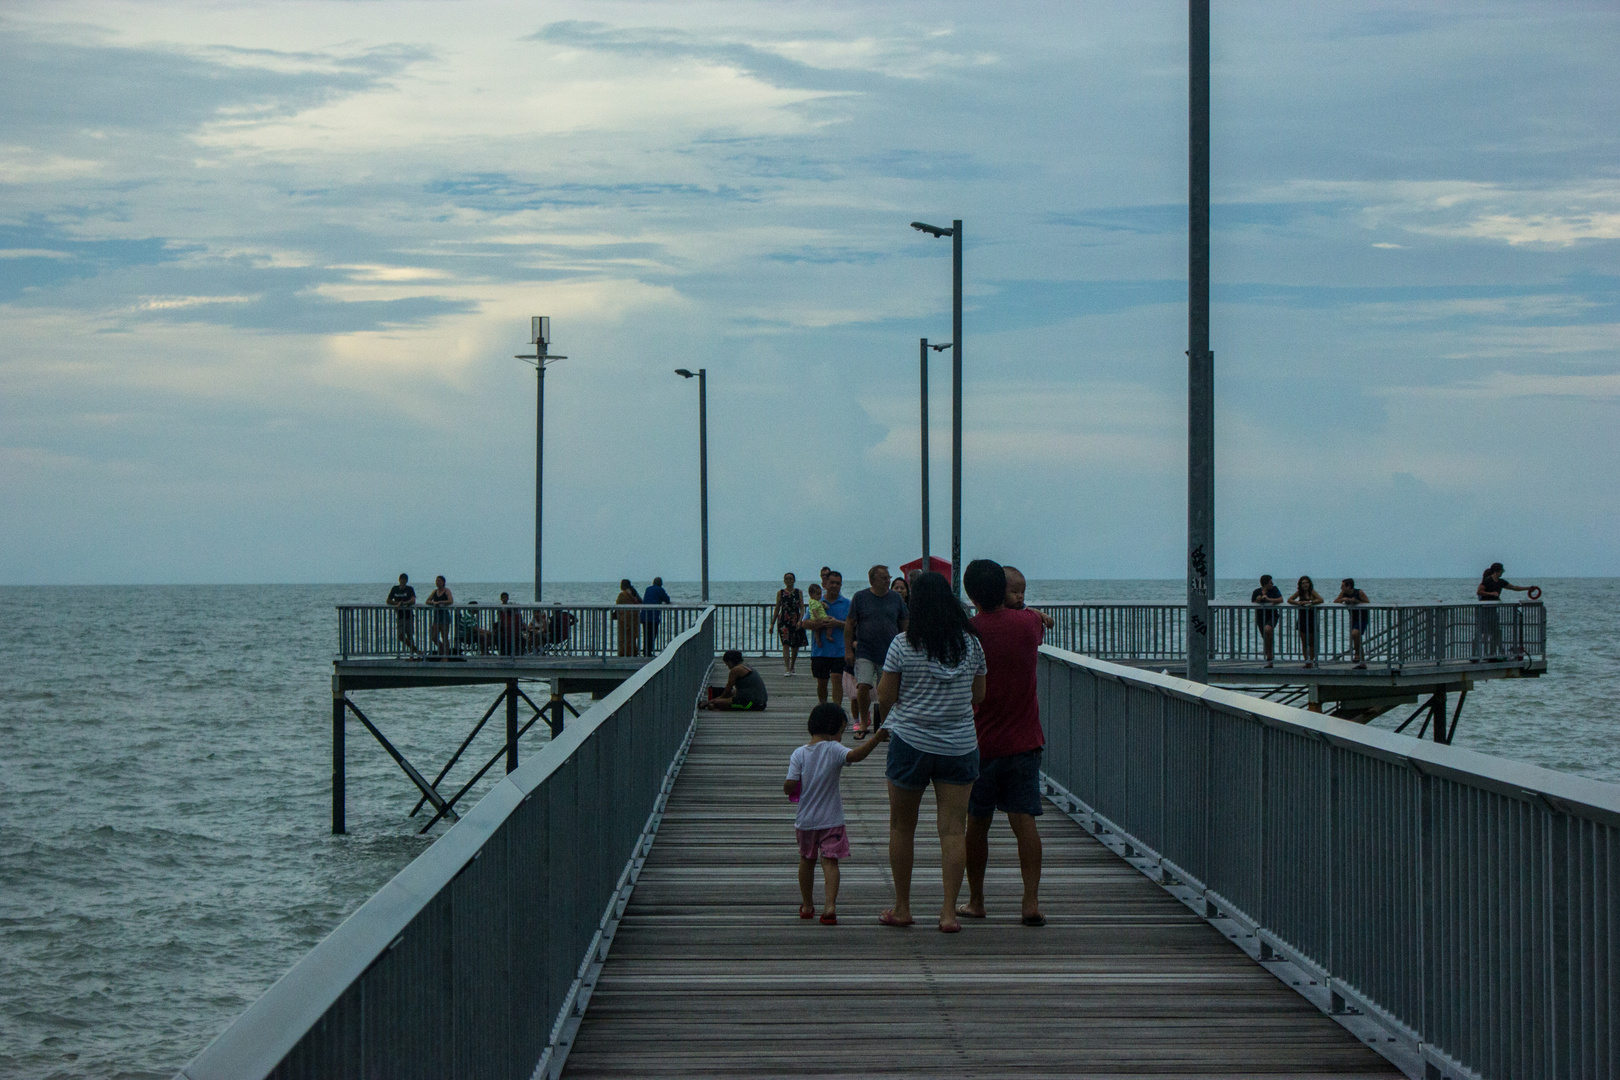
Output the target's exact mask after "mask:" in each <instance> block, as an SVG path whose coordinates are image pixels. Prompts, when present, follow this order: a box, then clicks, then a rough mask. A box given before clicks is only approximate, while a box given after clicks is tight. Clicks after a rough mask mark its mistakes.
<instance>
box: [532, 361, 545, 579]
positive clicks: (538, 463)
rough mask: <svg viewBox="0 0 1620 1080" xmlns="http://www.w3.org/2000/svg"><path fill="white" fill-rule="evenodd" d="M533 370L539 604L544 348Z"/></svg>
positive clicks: (542, 497) (536, 577)
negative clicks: (534, 387) (536, 376)
mask: <svg viewBox="0 0 1620 1080" xmlns="http://www.w3.org/2000/svg"><path fill="white" fill-rule="evenodd" d="M535 368H536V372H538V379H536V387H538V390H536V392H535V602H536V604H538V602H539V536H541V531H539V521H541V510H543V507H544V476H546V347H544V345H539V343H538V345H535Z"/></svg>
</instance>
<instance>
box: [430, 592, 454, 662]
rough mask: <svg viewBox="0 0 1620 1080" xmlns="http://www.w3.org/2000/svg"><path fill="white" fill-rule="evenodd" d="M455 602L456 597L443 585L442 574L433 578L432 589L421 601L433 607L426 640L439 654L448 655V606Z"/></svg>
mask: <svg viewBox="0 0 1620 1080" xmlns="http://www.w3.org/2000/svg"><path fill="white" fill-rule="evenodd" d="M455 602H456V598H455V597H454V596H452V595H450V590H449V588H447V587H446V586H445V583H444V575H443V574H440V575H439V576H438V577H436V578H434V579H433V591H432V592H430V593H428V594H427V599H426V600H424V601H422V603H424V604H426V605H427V606H428V607H430V608H432V609H433V627H432V629H431V630H429V631H428V640H429V641H431V642H432V643H433V645H434V647H436V648H437V649H438V651H439V655H440V656H449V655H450V606H451V605H452V604H454V603H455Z"/></svg>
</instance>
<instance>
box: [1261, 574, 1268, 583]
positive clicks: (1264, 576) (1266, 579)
mask: <svg viewBox="0 0 1620 1080" xmlns="http://www.w3.org/2000/svg"><path fill="white" fill-rule="evenodd" d="M1270 580H1271V575H1270V574H1261V575H1260V584H1262V585H1264V584H1265V583H1266V582H1268V581H1270Z"/></svg>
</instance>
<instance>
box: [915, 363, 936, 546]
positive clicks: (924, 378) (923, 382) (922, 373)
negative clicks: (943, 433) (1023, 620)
mask: <svg viewBox="0 0 1620 1080" xmlns="http://www.w3.org/2000/svg"><path fill="white" fill-rule="evenodd" d="M917 385H918V387H919V388H920V392H921V397H920V401H921V415H922V560H923V572H924V573H927V572H928V570H929V569H930V568H931V567H932V565H933V562H932V560H931V559H930V558H929V554H930V553H929V550H928V547H929V545H928V339H927V338H920V339H918V342H917Z"/></svg>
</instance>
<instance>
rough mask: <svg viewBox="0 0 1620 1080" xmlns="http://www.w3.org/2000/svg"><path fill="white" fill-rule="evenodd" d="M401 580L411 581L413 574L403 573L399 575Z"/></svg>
mask: <svg viewBox="0 0 1620 1080" xmlns="http://www.w3.org/2000/svg"><path fill="white" fill-rule="evenodd" d="M399 580H401V581H409V580H411V575H409V574H401V575H399Z"/></svg>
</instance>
